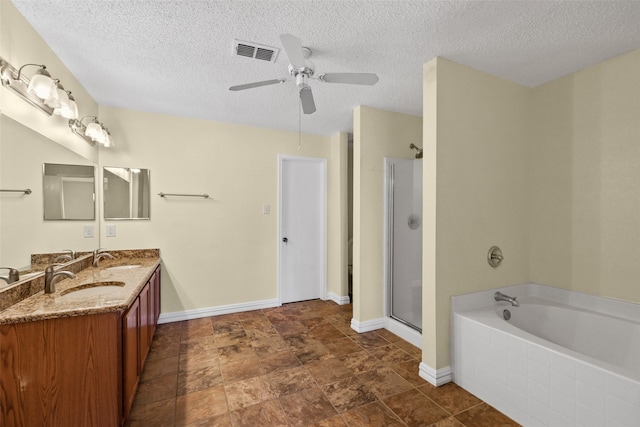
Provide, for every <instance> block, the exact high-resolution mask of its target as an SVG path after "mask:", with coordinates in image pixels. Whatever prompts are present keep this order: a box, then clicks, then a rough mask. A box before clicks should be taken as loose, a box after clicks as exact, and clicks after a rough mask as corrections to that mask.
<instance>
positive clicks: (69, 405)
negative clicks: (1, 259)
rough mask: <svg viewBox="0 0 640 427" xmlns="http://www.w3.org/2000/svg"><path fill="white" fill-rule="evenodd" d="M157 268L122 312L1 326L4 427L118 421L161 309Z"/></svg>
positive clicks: (132, 394)
mask: <svg viewBox="0 0 640 427" xmlns="http://www.w3.org/2000/svg"><path fill="white" fill-rule="evenodd" d="M159 301H160V267H158V268H157V269H156V271H155V272H154V274H153V275H152V276H151V278H150V279H149V281H148V282H147V283H146V284H145V286H144V287H143V288H142V291H141V292H140V293H139V294H138V295H137V296H136V298H134V300H133V302H132V303H131V305H130V306H129V307H128V308H127V309H126V310H124V311H119V312H110V313H100V314H93V315H85V316H75V317H60V318H56V319H47V320H39V321H32V322H24V323H15V324H8V325H1V326H0V354H1V357H0V410H1V411H0V415H1V418H0V426H24V427H32V426H51V427H53V426H61V427H68V426H87V427H89V426H96V427H103V426H105V427H109V426H114V427H115V426H121V425H122V424H124V421H125V419H126V417H127V416H128V415H129V411H130V410H131V405H132V403H133V399H134V397H135V393H136V390H137V387H138V382H139V380H140V375H141V373H142V369H143V367H144V361H145V358H146V355H147V353H148V350H149V347H150V345H151V340H152V338H153V331H154V330H155V326H156V324H157V319H158V316H159V314H160V310H159V309H160V304H159Z"/></svg>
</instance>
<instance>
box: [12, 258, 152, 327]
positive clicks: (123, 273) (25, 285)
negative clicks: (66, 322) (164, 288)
mask: <svg viewBox="0 0 640 427" xmlns="http://www.w3.org/2000/svg"><path fill="white" fill-rule="evenodd" d="M108 252H109V253H110V254H111V255H113V257H114V259H113V260H110V259H105V258H103V259H102V260H101V261H100V264H99V267H97V268H96V267H93V266H92V260H93V257H92V255H87V256H84V257H81V258H79V259H78V260H76V261H72V262H69V263H67V264H65V266H64V267H62V268H61V269H63V270H70V271H72V272H74V273H76V277H75V279H64V280H60V281H58V282H57V283H56V285H55V287H56V291H55V292H54V293H52V294H48V295H45V294H44V275H39V276H36V277H34V278H32V279H30V280H27V281H24V282H21V283H18V284H17V285H15V286H13V287H11V288H7V289H3V290H2V291H0V310H1V311H0V325H2V324H8V323H20V322H28V321H33V320H43V319H53V318H58V317H70V316H81V315H85V314H96V313H106V312H110V311H118V310H123V309H125V308H126V307H128V306H129V304H131V301H132V299H133V298H135V296H136V294H137V293H138V292H139V291H140V289H141V288H142V287H143V286H144V285H145V282H146V280H148V279H149V277H150V276H151V274H152V273H153V271H154V270H155V268H156V267H157V266H158V265H159V264H160V258H159V251H158V250H157V249H150V250H147V249H145V250H126V251H108ZM119 265H139V266H140V267H138V268H132V269H125V270H110V269H109V268H110V267H114V266H119ZM106 281H118V282H124V283H125V286H123V287H122V288H121V289H118V290H116V291H114V292H112V293H110V294H109V295H101V296H87V297H84V298H78V297H74V298H64V297H63V296H62V292H64V291H65V290H67V289H70V288H74V287H76V286H81V285H83V284H87V283H93V282H106Z"/></svg>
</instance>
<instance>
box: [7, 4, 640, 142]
mask: <svg viewBox="0 0 640 427" xmlns="http://www.w3.org/2000/svg"><path fill="white" fill-rule="evenodd" d="M2 1H4V0H2ZM12 1H13V3H14V4H15V6H16V7H17V8H18V10H19V11H20V12H21V13H22V14H23V15H24V16H25V17H26V19H27V20H28V21H29V22H30V23H31V24H32V25H33V27H34V28H35V29H36V30H37V31H38V32H39V33H40V34H41V35H42V37H43V38H44V39H45V40H46V41H47V43H48V44H49V46H50V47H51V48H52V49H53V51H54V52H55V53H56V54H57V55H58V56H59V57H60V59H61V60H62V61H63V62H64V64H65V65H66V66H67V67H68V68H69V69H70V70H71V72H72V73H73V74H74V75H75V76H76V77H77V78H78V80H79V81H80V82H81V83H82V84H83V85H84V87H85V88H86V89H87V90H88V91H89V93H90V94H91V95H92V96H93V98H94V99H95V100H96V101H97V102H98V103H99V104H102V105H108V106H115V107H122V108H128V109H134V110H142V111H150V112H158V113H166V114H171V115H178V116H186V117H196V118H202V119H210V120H217V121H224V122H231V123H240V124H247V125H253V126H260V127H266V128H274V129H283V130H290V131H297V130H298V115H299V107H298V105H299V103H298V98H297V92H296V86H295V84H294V83H293V82H287V83H286V84H282V85H274V86H266V87H260V88H256V89H251V90H245V91H241V92H230V91H229V90H228V88H229V86H232V85H237V84H243V83H250V82H254V81H261V80H270V79H276V78H282V77H288V74H287V65H288V60H287V57H286V54H285V53H284V51H283V50H281V51H280V54H279V56H278V58H277V61H276V62H275V63H269V62H264V61H258V60H254V59H248V58H243V57H235V56H232V44H233V39H240V40H244V41H250V42H255V43H259V44H264V45H269V46H274V47H278V48H281V47H282V46H281V44H280V40H279V36H280V34H283V33H290V34H294V35H296V36H298V37H299V38H300V39H301V40H302V44H303V45H305V46H309V47H310V48H311V49H312V51H313V55H312V58H311V59H312V60H313V62H314V63H315V64H316V75H317V74H319V73H322V72H374V73H377V74H378V76H379V77H380V81H379V82H378V84H376V85H375V86H351V85H342V84H328V83H323V82H321V81H318V80H311V81H310V85H311V87H312V89H313V93H314V97H315V102H316V106H317V112H316V113H314V114H312V115H303V116H302V119H301V128H302V132H306V133H314V134H322V135H330V134H333V133H335V132H338V131H349V132H350V131H351V130H352V126H353V124H352V110H353V108H354V107H356V106H357V105H367V106H371V107H375V108H380V109H384V110H389V111H396V112H400V113H405V114H412V115H416V116H421V115H422V65H423V64H424V63H425V62H427V61H429V60H430V59H432V58H434V57H435V56H442V57H445V58H447V59H450V60H453V61H456V62H459V63H462V64H465V65H468V66H471V67H473V68H476V69H479V70H482V71H486V72H488V73H491V74H494V75H497V76H500V77H503V78H505V79H508V80H511V81H514V82H517V83H521V84H523V85H527V86H537V85H539V84H542V83H545V82H547V81H550V80H553V79H556V78H558V77H561V76H563V75H566V74H569V73H572V72H574V71H577V70H579V69H582V68H584V67H587V66H589V65H592V64H595V63H598V62H601V61H603V60H605V59H608V58H611V57H614V56H617V55H620V54H622V53H626V52H629V51H632V50H635V49H638V48H640V25H638V24H639V23H640V1H531V0H530V1H204V0H200V1H196V0H180V1H178V0H175V1H167V0H164V1H163V0H127V1H106V0H12ZM33 61H35V62H37V61H38V58H33ZM69 89H71V90H73V88H69Z"/></svg>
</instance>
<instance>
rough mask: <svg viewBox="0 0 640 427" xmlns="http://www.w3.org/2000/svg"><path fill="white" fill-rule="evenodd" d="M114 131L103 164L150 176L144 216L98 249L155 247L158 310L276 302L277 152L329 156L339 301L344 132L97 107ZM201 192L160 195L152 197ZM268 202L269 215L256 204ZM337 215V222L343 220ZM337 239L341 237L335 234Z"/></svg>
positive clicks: (332, 275)
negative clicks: (325, 133)
mask: <svg viewBox="0 0 640 427" xmlns="http://www.w3.org/2000/svg"><path fill="white" fill-rule="evenodd" d="M100 116H101V118H102V119H103V120H105V121H106V122H108V123H111V124H112V125H111V126H113V127H114V128H115V129H117V131H114V133H113V136H114V139H115V141H116V144H117V145H116V148H115V149H114V150H103V151H102V152H101V154H100V164H101V166H122V167H138V168H148V169H150V171H151V194H152V197H151V220H150V221H104V223H105V224H109V225H115V226H116V237H106V236H105V230H104V227H102V235H101V244H102V246H103V247H105V248H134V247H159V248H160V250H161V256H162V259H163V264H164V267H165V269H166V270H165V272H164V273H165V274H164V276H163V283H162V292H163V301H162V303H163V306H162V311H163V312H165V313H168V312H179V311H183V310H193V309H200V308H208V307H217V306H223V305H228V304H241V303H248V302H252V301H263V300H269V299H274V298H277V296H278V295H277V289H278V287H277V284H278V281H277V265H278V260H277V253H278V244H279V242H278V234H277V233H278V221H277V220H278V209H277V207H278V206H277V204H278V186H277V182H278V154H288V155H295V156H307V157H322V158H327V159H328V165H327V166H328V172H329V173H328V174H329V179H328V181H329V183H328V185H329V187H328V234H329V236H328V245H329V247H328V253H329V263H328V264H329V271H328V275H327V276H328V278H329V280H328V281H329V291H331V292H334V293H336V294H337V295H339V296H346V291H345V288H346V287H345V285H344V280H346V264H345V263H344V262H341V260H339V259H338V255H339V254H341V253H342V252H343V251H344V247H343V241H344V242H346V230H343V229H342V228H343V226H342V221H345V222H346V211H345V212H344V215H343V212H342V211H344V209H345V205H344V200H343V198H344V196H345V195H346V192H345V190H346V181H344V180H346V174H344V175H342V177H338V178H336V177H335V175H336V174H338V173H340V172H341V171H342V169H344V167H345V165H346V163H345V164H343V162H346V135H340V134H339V135H336V136H334V137H332V138H329V137H321V136H313V135H302V142H301V147H300V149H298V134H297V133H291V132H282V131H275V130H269V129H262V128H256V127H250V126H240V125H233V124H227V123H220V122H213V121H204V120H196V119H188V118H180V117H172V116H165V115H160V114H153V113H144V112H138V111H131V110H123V109H117V108H109V107H100ZM159 192H165V193H208V194H209V195H210V196H211V199H210V200H205V199H162V198H160V197H159V196H157V193H159ZM263 204H269V205H271V214H269V215H264V214H263V213H262V205H263ZM341 218H342V220H341ZM341 233H344V236H342V235H341Z"/></svg>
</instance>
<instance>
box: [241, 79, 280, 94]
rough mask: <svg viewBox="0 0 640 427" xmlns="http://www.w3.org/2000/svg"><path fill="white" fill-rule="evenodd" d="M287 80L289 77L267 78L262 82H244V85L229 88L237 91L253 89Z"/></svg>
mask: <svg viewBox="0 0 640 427" xmlns="http://www.w3.org/2000/svg"><path fill="white" fill-rule="evenodd" d="M286 81H287V79H273V80H265V81H262V82H255V83H247V84H243V85H237V86H231V87H230V88H229V90H232V91H237V90H245V89H253V88H254V87H260V86H269V85H275V84H278V83H284V82H286Z"/></svg>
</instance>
